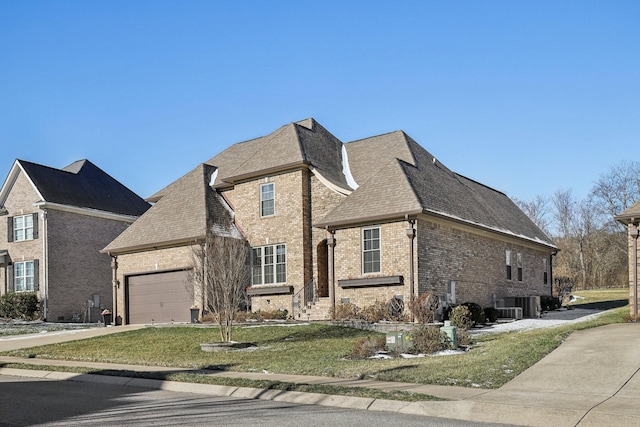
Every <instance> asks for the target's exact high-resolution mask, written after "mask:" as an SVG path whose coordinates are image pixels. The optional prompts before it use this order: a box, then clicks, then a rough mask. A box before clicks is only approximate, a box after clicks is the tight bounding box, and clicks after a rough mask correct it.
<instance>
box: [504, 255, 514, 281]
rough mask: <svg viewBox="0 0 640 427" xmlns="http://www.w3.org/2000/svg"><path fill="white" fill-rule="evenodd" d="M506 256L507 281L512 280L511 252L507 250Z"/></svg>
mask: <svg viewBox="0 0 640 427" xmlns="http://www.w3.org/2000/svg"><path fill="white" fill-rule="evenodd" d="M505 255H506V263H507V280H511V278H512V275H511V251H510V250H507V251H506V252H505Z"/></svg>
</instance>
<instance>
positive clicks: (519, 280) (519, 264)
mask: <svg viewBox="0 0 640 427" xmlns="http://www.w3.org/2000/svg"><path fill="white" fill-rule="evenodd" d="M516 263H517V266H518V282H522V254H521V253H520V252H518V253H517V254H516Z"/></svg>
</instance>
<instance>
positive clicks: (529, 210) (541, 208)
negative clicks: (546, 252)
mask: <svg viewBox="0 0 640 427" xmlns="http://www.w3.org/2000/svg"><path fill="white" fill-rule="evenodd" d="M514 201H515V203H516V204H517V205H518V206H519V207H520V209H522V211H523V212H524V213H525V214H526V215H527V216H528V217H529V218H530V219H531V221H533V222H534V223H535V224H536V225H537V226H538V228H540V230H542V231H544V232H545V234H547V235H550V234H551V233H550V228H549V226H550V225H551V219H552V218H551V206H550V203H549V198H548V197H546V196H541V195H537V196H536V197H534V199H533V200H531V201H530V202H526V201H524V200H519V199H514Z"/></svg>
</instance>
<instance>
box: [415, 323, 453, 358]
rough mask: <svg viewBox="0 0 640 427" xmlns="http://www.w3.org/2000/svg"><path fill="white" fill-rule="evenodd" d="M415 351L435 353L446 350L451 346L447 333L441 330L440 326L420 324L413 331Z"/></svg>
mask: <svg viewBox="0 0 640 427" xmlns="http://www.w3.org/2000/svg"><path fill="white" fill-rule="evenodd" d="M411 340H412V341H413V350H412V351H413V352H414V353H425V354H430V353H435V352H437V351H442V350H446V349H448V348H449V347H450V343H449V338H448V337H447V334H445V333H444V332H442V331H441V330H440V327H438V326H432V325H430V326H427V325H419V326H418V327H417V328H416V329H414V330H413V332H411Z"/></svg>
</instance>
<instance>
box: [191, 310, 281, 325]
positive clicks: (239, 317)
mask: <svg viewBox="0 0 640 427" xmlns="http://www.w3.org/2000/svg"><path fill="white" fill-rule="evenodd" d="M288 318H289V311H288V310H285V309H281V310H278V309H276V310H270V311H262V310H258V311H238V312H237V313H236V314H235V315H234V317H233V320H235V321H236V322H246V321H247V320H259V321H262V320H287V319H288ZM202 321H203V322H213V323H215V322H216V319H215V317H214V316H213V315H212V314H207V315H205V316H202Z"/></svg>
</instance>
